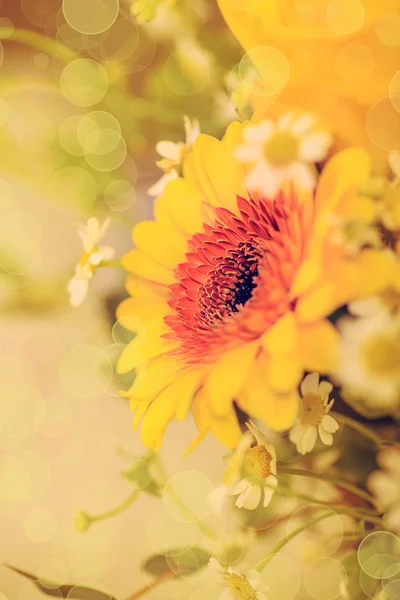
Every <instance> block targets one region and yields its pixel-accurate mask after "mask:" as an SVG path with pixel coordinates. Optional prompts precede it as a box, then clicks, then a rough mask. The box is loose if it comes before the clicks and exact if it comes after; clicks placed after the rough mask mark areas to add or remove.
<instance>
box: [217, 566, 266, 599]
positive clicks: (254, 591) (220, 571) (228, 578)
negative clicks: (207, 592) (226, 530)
mask: <svg viewBox="0 0 400 600" xmlns="http://www.w3.org/2000/svg"><path fill="white" fill-rule="evenodd" d="M208 566H209V572H210V575H211V578H213V577H214V576H215V575H217V576H218V578H219V580H222V582H223V583H224V588H225V589H224V590H223V591H222V592H221V594H220V595H219V596H218V600H240V599H241V600H267V597H266V596H265V595H264V594H263V593H262V589H261V587H262V583H261V576H260V574H259V573H257V571H255V570H252V571H250V573H248V575H242V574H241V573H238V572H237V571H234V570H233V569H232V567H227V568H224V567H223V566H222V565H220V563H219V562H218V561H217V559H216V558H214V557H212V558H210V560H209V563H208Z"/></svg>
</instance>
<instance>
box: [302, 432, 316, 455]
mask: <svg viewBox="0 0 400 600" xmlns="http://www.w3.org/2000/svg"><path fill="white" fill-rule="evenodd" d="M317 437H318V433H317V428H316V427H311V426H309V427H305V431H304V435H303V438H302V440H301V454H307V452H311V450H313V449H314V446H315V444H316V441H317Z"/></svg>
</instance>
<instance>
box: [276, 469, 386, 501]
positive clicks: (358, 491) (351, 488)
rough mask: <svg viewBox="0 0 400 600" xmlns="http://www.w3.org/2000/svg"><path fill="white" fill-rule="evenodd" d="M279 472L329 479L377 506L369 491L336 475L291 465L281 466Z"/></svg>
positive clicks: (321, 479) (322, 479)
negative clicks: (314, 471) (294, 467)
mask: <svg viewBox="0 0 400 600" xmlns="http://www.w3.org/2000/svg"><path fill="white" fill-rule="evenodd" d="M279 472H280V473H286V474H287V475H300V476H302V477H311V478H312V479H319V480H320V481H327V482H329V483H333V484H334V485H337V486H338V487H341V488H343V489H344V490H347V491H348V492H351V493H352V494H354V495H355V496H358V497H359V498H362V499H363V500H365V501H366V502H369V504H372V506H375V500H374V498H373V497H372V496H371V495H370V494H368V492H366V491H365V490H363V489H362V488H360V487H358V486H357V485H354V484H353V483H349V482H348V481H343V480H342V479H337V478H336V477H332V476H330V475H323V474H321V473H312V472H311V471H306V470H304V469H292V468H290V467H283V466H280V467H279Z"/></svg>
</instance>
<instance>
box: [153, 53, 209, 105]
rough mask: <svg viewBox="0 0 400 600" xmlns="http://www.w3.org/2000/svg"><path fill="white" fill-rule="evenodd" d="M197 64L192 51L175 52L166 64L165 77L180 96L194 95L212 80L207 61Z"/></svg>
mask: <svg viewBox="0 0 400 600" xmlns="http://www.w3.org/2000/svg"><path fill="white" fill-rule="evenodd" d="M199 62H200V64H196V61H193V56H192V55H191V53H190V52H184V51H181V52H173V53H172V54H170V56H169V57H168V58H167V60H166V61H165V64H164V70H163V77H164V81H165V83H166V84H167V85H168V87H169V88H170V89H171V90H172V91H173V92H174V93H175V94H178V95H180V96H193V95H194V94H198V93H199V92H201V91H202V90H203V89H204V88H205V87H206V85H207V84H208V82H209V80H210V69H209V66H208V64H206V62H204V63H203V62H202V61H201V60H200V61H199Z"/></svg>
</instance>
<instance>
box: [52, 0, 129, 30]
mask: <svg viewBox="0 0 400 600" xmlns="http://www.w3.org/2000/svg"><path fill="white" fill-rule="evenodd" d="M118 11H119V0H85V1H84V2H82V0H63V13H64V17H65V20H66V21H67V23H69V24H70V25H71V27H73V28H74V29H76V31H79V32H80V33H87V34H95V33H102V32H103V31H106V29H108V28H109V27H111V25H112V24H113V23H114V21H115V20H116V18H117V17H118Z"/></svg>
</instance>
